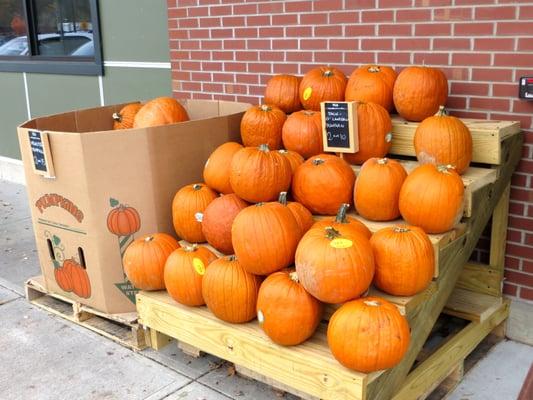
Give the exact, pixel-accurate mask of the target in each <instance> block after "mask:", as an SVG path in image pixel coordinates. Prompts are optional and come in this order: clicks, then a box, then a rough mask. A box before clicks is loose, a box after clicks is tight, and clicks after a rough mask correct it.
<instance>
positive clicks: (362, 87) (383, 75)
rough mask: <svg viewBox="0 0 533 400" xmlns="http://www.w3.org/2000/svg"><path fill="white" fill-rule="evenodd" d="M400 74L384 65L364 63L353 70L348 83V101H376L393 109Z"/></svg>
mask: <svg viewBox="0 0 533 400" xmlns="http://www.w3.org/2000/svg"><path fill="white" fill-rule="evenodd" d="M397 76H398V74H397V73H396V71H394V70H393V69H392V68H391V67H387V66H383V65H362V66H361V67H359V68H357V69H356V70H354V71H353V72H352V74H351V75H350V78H349V79H348V84H347V85H346V93H345V100H346V101H363V102H371V103H376V104H379V105H380V106H382V107H383V108H385V109H386V110H387V111H389V112H390V111H392V109H393V107H394V103H393V101H392V90H393V88H394V82H395V81H396V77H397Z"/></svg>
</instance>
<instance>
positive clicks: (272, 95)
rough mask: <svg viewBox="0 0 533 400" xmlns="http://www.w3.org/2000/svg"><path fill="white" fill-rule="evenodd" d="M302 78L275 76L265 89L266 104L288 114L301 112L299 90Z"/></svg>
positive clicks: (283, 75)
mask: <svg viewBox="0 0 533 400" xmlns="http://www.w3.org/2000/svg"><path fill="white" fill-rule="evenodd" d="M300 80H301V79H300V78H298V77H297V76H294V75H285V74H280V75H274V76H273V77H272V78H270V79H269V81H268V82H267V85H266V89H265V103H266V104H272V105H274V106H276V107H278V108H280V109H281V110H283V111H284V112H286V113H287V114H290V113H293V112H295V111H298V110H301V109H302V105H301V104H300V97H299V95H298V90H299V87H300Z"/></svg>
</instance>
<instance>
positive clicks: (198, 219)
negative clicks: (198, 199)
mask: <svg viewBox="0 0 533 400" xmlns="http://www.w3.org/2000/svg"><path fill="white" fill-rule="evenodd" d="M194 219H195V220H196V222H202V221H203V220H204V213H201V212H197V213H196V214H194Z"/></svg>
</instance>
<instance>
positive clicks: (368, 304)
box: [363, 300, 381, 307]
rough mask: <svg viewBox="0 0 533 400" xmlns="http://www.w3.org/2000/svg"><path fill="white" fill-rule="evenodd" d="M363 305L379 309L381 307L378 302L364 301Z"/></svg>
mask: <svg viewBox="0 0 533 400" xmlns="http://www.w3.org/2000/svg"><path fill="white" fill-rule="evenodd" d="M363 303H365V304H366V305H367V306H370V307H379V306H380V305H381V303H380V302H379V301H377V300H364V301H363Z"/></svg>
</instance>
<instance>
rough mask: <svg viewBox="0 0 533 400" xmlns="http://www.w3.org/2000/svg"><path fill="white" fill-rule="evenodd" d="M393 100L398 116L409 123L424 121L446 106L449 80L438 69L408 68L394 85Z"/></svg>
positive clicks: (401, 73)
mask: <svg viewBox="0 0 533 400" xmlns="http://www.w3.org/2000/svg"><path fill="white" fill-rule="evenodd" d="M393 99H394V105H395V106H396V110H397V111H398V114H400V115H401V116H402V117H404V118H405V119H406V120H408V121H416V122H418V121H422V120H423V119H424V118H427V117H430V116H432V115H435V113H436V112H437V111H438V110H439V106H442V105H445V104H446V100H447V99H448V80H447V79H446V76H445V75H444V73H443V72H442V71H441V70H440V69H437V68H431V67H407V68H405V69H404V70H403V71H402V72H400V74H399V75H398V78H397V79H396V82H395V83H394V90H393Z"/></svg>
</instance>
